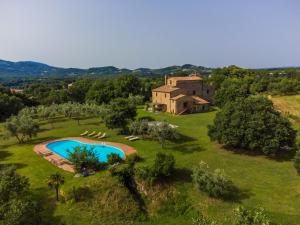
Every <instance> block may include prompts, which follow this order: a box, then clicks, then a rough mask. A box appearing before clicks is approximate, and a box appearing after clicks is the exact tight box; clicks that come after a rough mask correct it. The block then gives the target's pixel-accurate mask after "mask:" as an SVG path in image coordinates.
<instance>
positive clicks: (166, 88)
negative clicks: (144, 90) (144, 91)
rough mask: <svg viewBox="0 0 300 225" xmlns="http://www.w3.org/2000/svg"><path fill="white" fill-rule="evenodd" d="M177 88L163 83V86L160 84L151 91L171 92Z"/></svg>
mask: <svg viewBox="0 0 300 225" xmlns="http://www.w3.org/2000/svg"><path fill="white" fill-rule="evenodd" d="M178 89H179V88H177V87H172V86H170V85H163V86H160V87H158V88H155V89H153V90H152V91H156V92H172V91H176V90H178Z"/></svg>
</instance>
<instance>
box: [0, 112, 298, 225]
mask: <svg viewBox="0 0 300 225" xmlns="http://www.w3.org/2000/svg"><path fill="white" fill-rule="evenodd" d="M138 115H139V117H141V116H151V117H154V118H155V119H156V120H166V121H168V122H170V123H172V124H176V125H178V126H179V127H178V130H179V131H180V133H182V134H183V135H184V136H185V138H184V140H182V141H181V142H179V143H168V144H167V146H166V148H165V149H162V148H161V147H160V145H159V144H158V143H157V142H154V141H143V140H139V141H136V142H129V141H126V140H125V139H124V136H121V135H117V133H116V131H113V130H108V129H107V128H105V127H104V125H103V124H102V123H101V122H100V121H99V120H98V119H87V120H83V121H81V125H79V126H78V125H77V123H76V121H69V120H65V121H58V122H57V123H55V129H50V128H51V126H50V125H48V124H45V125H43V126H42V128H43V132H41V133H39V135H38V137H36V138H34V139H33V140H32V141H31V142H30V143H28V144H22V145H20V144H17V143H16V140H15V139H9V140H4V141H3V140H1V144H0V160H1V161H0V162H1V163H2V164H4V163H12V164H16V165H17V166H18V171H19V172H20V173H21V174H23V175H25V176H27V177H29V179H30V182H31V187H32V189H33V192H34V193H35V194H36V196H37V197H39V198H42V199H44V202H45V203H47V204H45V206H46V211H45V216H49V217H50V216H53V217H55V218H61V219H62V220H63V221H65V222H66V223H67V224H88V223H89V222H90V220H91V218H92V217H93V214H88V213H85V211H84V207H82V205H80V204H78V205H77V204H75V203H74V204H70V203H68V202H67V203H55V202H54V192H53V191H50V190H49V189H48V188H47V186H46V184H45V180H46V178H47V176H49V175H50V174H51V173H53V172H56V171H60V172H62V173H63V174H64V176H65V178H66V183H65V185H64V187H63V191H65V190H68V189H70V188H71V187H73V186H78V185H83V184H85V185H89V184H91V185H92V184H93V182H95V181H98V180H100V179H102V178H101V177H104V178H105V179H109V178H107V176H108V175H107V172H99V173H98V174H96V175H95V176H91V177H88V178H73V175H72V174H70V173H67V172H63V171H61V170H59V169H58V168H56V167H55V166H53V165H51V164H50V163H48V162H47V161H46V160H44V159H42V158H41V157H40V156H38V155H37V154H36V153H34V152H33V150H32V149H33V146H34V145H35V144H36V143H39V142H42V141H44V140H47V139H55V138H61V137H68V136H78V134H80V133H81V132H83V131H85V130H97V131H98V130H99V131H105V132H106V133H108V138H107V139H106V140H108V141H116V142H122V143H126V144H128V145H131V146H133V147H135V148H136V149H137V150H138V153H139V155H140V156H142V158H143V159H144V161H143V162H142V163H140V164H147V163H151V162H152V160H153V159H154V156H155V154H156V153H157V152H158V151H164V152H171V153H172V154H173V155H174V156H175V158H176V167H177V168H178V175H177V176H176V180H175V181H174V182H175V183H174V186H175V188H176V189H178V190H180V191H181V192H183V193H186V194H187V195H188V199H189V200H190V201H191V202H192V203H193V205H194V206H195V207H197V208H199V209H201V210H202V211H203V212H204V213H205V214H208V215H211V216H214V217H216V218H219V219H221V218H224V217H225V216H228V215H229V214H230V213H231V211H232V209H233V208H234V207H235V206H236V205H238V204H243V205H245V206H248V207H257V206H262V207H264V208H265V209H266V210H267V212H268V213H269V214H270V215H271V216H272V218H273V219H274V220H275V221H276V222H280V223H281V224H299V222H298V221H299V220H300V212H299V208H300V177H299V176H297V174H296V171H295V169H294V167H293V164H292V162H291V161H290V160H285V161H276V160H274V159H268V158H266V157H264V156H249V155H242V154H237V153H234V152H232V151H228V150H224V149H221V148H220V146H219V145H217V144H216V143H213V142H211V141H210V140H209V138H208V136H207V125H208V124H211V123H212V121H213V118H214V116H215V112H208V113H199V114H192V115H182V116H172V115H169V114H166V113H159V114H154V113H150V112H145V111H143V110H139V113H138ZM201 160H203V161H205V162H207V163H208V164H209V165H210V166H211V167H212V168H222V169H224V170H225V171H226V173H227V174H228V175H229V176H230V177H231V178H232V180H233V182H234V184H236V185H237V186H238V188H239V189H240V190H241V192H242V194H241V197H240V199H238V202H224V201H222V200H216V199H211V198H208V197H207V196H206V195H205V194H203V193H200V192H199V191H197V190H195V189H194V187H193V185H192V183H191V179H190V175H189V174H190V170H191V168H192V167H193V166H194V165H196V164H197V163H199V162H200V161H201ZM101 194H103V193H101V191H99V195H101ZM124 204H127V203H126V202H124ZM147 204H149V203H148V202H147ZM99 210H101V209H99ZM95 213H96V212H95ZM52 219H53V218H52ZM91 224H92V223H91ZM94 224H96V223H94ZM143 224H144V223H143ZM145 224H178V225H179V224H180V225H182V224H190V221H188V220H186V219H185V218H184V217H177V218H176V217H174V216H164V215H160V216H157V217H153V219H152V220H151V221H150V222H145Z"/></svg>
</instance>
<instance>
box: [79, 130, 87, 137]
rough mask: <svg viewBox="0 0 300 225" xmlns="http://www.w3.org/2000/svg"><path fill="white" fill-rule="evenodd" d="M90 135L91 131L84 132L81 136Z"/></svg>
mask: <svg viewBox="0 0 300 225" xmlns="http://www.w3.org/2000/svg"><path fill="white" fill-rule="evenodd" d="M88 133H89V131H87V130H86V131H85V132H83V133H82V134H80V136H85V135H87V134H88Z"/></svg>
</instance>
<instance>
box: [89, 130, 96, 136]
mask: <svg viewBox="0 0 300 225" xmlns="http://www.w3.org/2000/svg"><path fill="white" fill-rule="evenodd" d="M95 133H96V131H93V132H92V133H90V134H88V135H87V136H89V137H91V136H93V135H94V134H95Z"/></svg>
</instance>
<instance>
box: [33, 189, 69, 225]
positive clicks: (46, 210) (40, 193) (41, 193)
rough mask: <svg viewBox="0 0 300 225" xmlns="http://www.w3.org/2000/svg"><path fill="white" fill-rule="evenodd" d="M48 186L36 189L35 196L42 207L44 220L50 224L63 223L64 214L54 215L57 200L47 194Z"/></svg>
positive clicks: (58, 224)
mask: <svg viewBox="0 0 300 225" xmlns="http://www.w3.org/2000/svg"><path fill="white" fill-rule="evenodd" d="M47 191H48V190H47V188H46V187H45V188H37V189H34V192H33V197H34V199H36V200H37V201H38V203H39V205H40V207H41V209H42V217H43V222H44V223H45V224H48V225H62V224H64V223H63V221H62V216H54V211H55V208H56V204H57V202H56V201H55V198H50V197H49V196H48V195H47Z"/></svg>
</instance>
